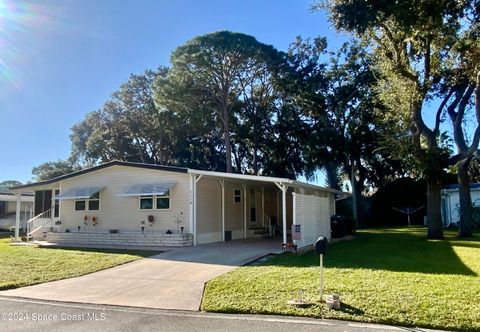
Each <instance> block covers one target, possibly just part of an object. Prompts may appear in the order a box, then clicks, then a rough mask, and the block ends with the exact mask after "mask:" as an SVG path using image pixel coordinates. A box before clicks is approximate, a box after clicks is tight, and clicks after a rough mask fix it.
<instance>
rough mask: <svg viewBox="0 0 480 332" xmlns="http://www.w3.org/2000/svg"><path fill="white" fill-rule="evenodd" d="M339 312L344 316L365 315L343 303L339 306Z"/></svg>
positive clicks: (363, 312)
mask: <svg viewBox="0 0 480 332" xmlns="http://www.w3.org/2000/svg"><path fill="white" fill-rule="evenodd" d="M340 311H342V312H344V313H346V314H350V315H357V316H359V315H364V314H365V311H363V310H361V309H358V308H355V307H352V306H351V305H348V304H346V303H344V302H342V303H341V304H340Z"/></svg>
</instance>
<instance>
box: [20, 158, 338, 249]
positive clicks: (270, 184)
mask: <svg viewBox="0 0 480 332" xmlns="http://www.w3.org/2000/svg"><path fill="white" fill-rule="evenodd" d="M26 190H27V191H34V193H35V207H34V210H35V217H34V218H33V220H31V221H30V222H29V225H28V228H29V233H30V235H31V236H32V237H33V238H41V237H43V236H45V237H46V239H47V241H52V242H81V243H93V244H132V245H138V244H141V245H175V246H186V245H192V244H193V245H196V244H201V243H210V242H217V241H229V240H235V239H243V238H258V237H265V236H268V235H270V236H273V235H274V234H281V235H282V241H283V242H284V243H286V242H287V241H288V242H290V241H291V239H290V230H291V228H292V224H296V225H298V224H300V225H301V226H300V227H295V231H297V230H298V228H300V234H297V233H295V238H298V240H296V243H297V244H298V246H299V247H302V246H305V245H309V244H312V243H313V242H314V241H315V240H316V238H317V237H318V236H320V235H325V236H327V237H329V238H330V216H331V215H333V214H334V213H335V195H345V193H343V192H340V191H336V190H332V189H327V188H323V187H319V186H316V185H312V184H307V183H302V182H299V181H293V180H289V179H285V178H275V177H266V176H255V175H242V174H232V173H222V172H211V171H201V170H194V169H188V168H180V167H170V166H160V165H151V164H139V163H130V162H121V161H113V162H109V163H106V164H103V165H100V166H96V167H92V168H89V169H85V170H82V171H78V172H74V173H71V174H68V175H64V176H60V177H57V178H54V179H51V180H48V181H43V182H38V183H32V184H27V185H22V186H17V187H14V188H12V191H13V192H15V193H17V194H19V193H23V192H24V191H26ZM149 219H150V220H151V221H152V222H150V221H149ZM180 227H181V228H180ZM142 228H143V229H142ZM166 233H171V234H166Z"/></svg>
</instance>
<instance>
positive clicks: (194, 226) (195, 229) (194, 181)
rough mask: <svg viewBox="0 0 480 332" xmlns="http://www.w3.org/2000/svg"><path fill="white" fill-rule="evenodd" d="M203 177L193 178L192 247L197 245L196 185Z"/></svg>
mask: <svg viewBox="0 0 480 332" xmlns="http://www.w3.org/2000/svg"><path fill="white" fill-rule="evenodd" d="M202 176H203V175H199V176H196V175H194V176H193V245H194V246H196V245H197V183H198V181H200V179H201V178H202Z"/></svg>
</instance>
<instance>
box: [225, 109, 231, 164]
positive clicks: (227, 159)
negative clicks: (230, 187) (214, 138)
mask: <svg viewBox="0 0 480 332" xmlns="http://www.w3.org/2000/svg"><path fill="white" fill-rule="evenodd" d="M223 140H224V143H225V165H226V168H227V173H232V146H231V145H230V124H229V116H228V110H224V111H223Z"/></svg>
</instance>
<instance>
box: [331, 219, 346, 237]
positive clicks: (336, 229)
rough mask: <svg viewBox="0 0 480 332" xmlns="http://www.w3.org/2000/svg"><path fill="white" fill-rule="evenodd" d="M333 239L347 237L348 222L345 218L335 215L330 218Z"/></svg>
mask: <svg viewBox="0 0 480 332" xmlns="http://www.w3.org/2000/svg"><path fill="white" fill-rule="evenodd" d="M330 225H331V228H332V238H341V237H344V236H345V235H347V222H346V219H345V217H344V216H339V215H334V216H332V217H331V218H330Z"/></svg>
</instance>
